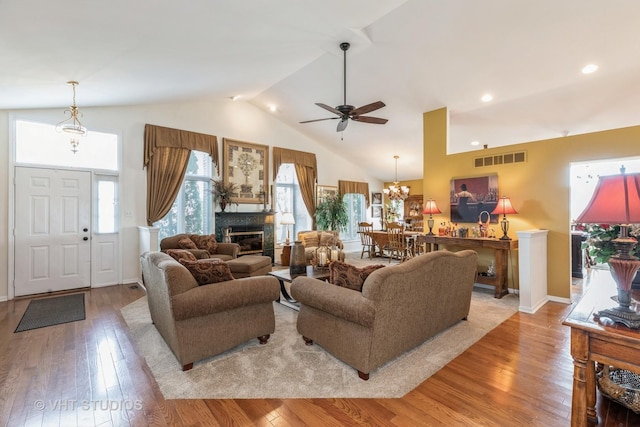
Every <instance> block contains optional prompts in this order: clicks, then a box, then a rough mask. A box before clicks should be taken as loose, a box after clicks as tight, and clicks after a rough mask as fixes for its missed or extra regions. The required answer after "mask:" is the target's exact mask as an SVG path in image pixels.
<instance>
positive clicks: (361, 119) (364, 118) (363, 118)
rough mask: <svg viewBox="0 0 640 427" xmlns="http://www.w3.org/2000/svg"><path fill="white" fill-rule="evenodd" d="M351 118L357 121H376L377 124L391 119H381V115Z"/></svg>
mask: <svg viewBox="0 0 640 427" xmlns="http://www.w3.org/2000/svg"><path fill="white" fill-rule="evenodd" d="M351 119H353V120H355V121H356V122H362V123H374V124H376V125H383V124H385V123H387V122H388V121H389V120H387V119H381V118H379V117H368V116H358V117H351Z"/></svg>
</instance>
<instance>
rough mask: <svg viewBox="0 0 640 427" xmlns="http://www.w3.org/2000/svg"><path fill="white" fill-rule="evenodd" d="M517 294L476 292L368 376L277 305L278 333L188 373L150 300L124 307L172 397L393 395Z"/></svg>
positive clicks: (492, 323)
mask: <svg viewBox="0 0 640 427" xmlns="http://www.w3.org/2000/svg"><path fill="white" fill-rule="evenodd" d="M517 307H518V298H517V297H516V296H515V295H507V296H505V297H504V298H502V299H500V300H497V299H495V298H493V291H488V290H484V289H479V290H474V292H473V297H472V301H471V311H470V313H469V318H468V320H467V321H461V322H459V323H457V324H456V325H454V326H452V327H451V328H449V329H447V330H446V331H444V332H442V333H440V334H439V335H436V336H435V337H433V338H431V339H430V340H428V341H427V342H425V343H423V344H422V345H421V346H419V347H417V348H415V349H414V350H411V351H409V352H407V353H405V354H404V355H402V356H400V357H398V358H396V359H395V360H393V361H391V362H389V363H387V364H386V365H384V366H382V367H380V368H378V369H376V370H375V371H372V372H371V376H370V379H369V381H362V380H361V379H360V378H359V377H358V374H357V372H356V370H355V369H353V368H351V367H350V366H347V365H346V364H344V363H343V362H341V361H340V360H338V359H336V358H334V357H333V356H331V355H330V354H329V353H327V352H325V351H324V350H323V349H322V348H321V347H319V346H318V345H312V346H306V345H305V344H304V341H303V339H302V337H301V336H300V334H298V332H297V331H296V326H295V324H296V317H297V314H298V313H297V311H294V310H291V309H289V308H287V307H284V306H282V305H280V304H278V303H275V302H274V310H275V313H276V329H275V333H274V334H273V335H272V336H271V338H270V339H269V342H268V343H267V344H266V345H259V344H258V340H257V339H253V340H251V341H249V342H248V343H245V344H243V345H241V346H238V347H236V348H234V349H232V350H230V351H227V352H225V353H223V354H221V355H218V356H215V357H211V358H209V359H206V360H203V361H200V362H196V363H195V364H194V366H193V369H191V370H189V371H186V372H183V371H182V370H181V367H180V365H179V363H178V361H177V360H176V358H175V357H174V355H173V353H172V352H171V350H170V349H169V347H168V346H167V345H166V343H165V342H164V340H163V339H162V337H161V336H160V334H159V333H158V331H157V330H156V328H155V327H154V326H153V325H152V324H151V317H150V315H149V309H148V306H147V300H146V297H143V298H141V299H138V300H136V301H134V302H133V303H131V304H129V305H127V306H126V307H123V308H122V310H121V312H122V315H123V317H124V319H125V321H126V323H127V325H128V326H129V330H130V335H131V337H132V338H133V341H134V342H135V343H136V345H137V347H138V349H139V353H140V354H141V355H143V356H144V358H145V360H146V362H147V365H149V367H150V368H151V372H152V373H153V375H154V377H155V379H156V382H157V383H158V385H159V387H160V390H161V391H162V394H163V395H164V397H165V399H258V398H328V397H343V398H394V397H402V396H404V395H405V394H406V393H408V392H409V391H411V390H413V389H414V388H415V387H416V386H418V385H419V384H420V383H422V382H423V381H424V380H425V379H427V378H428V377H430V376H431V375H433V374H434V373H435V372H437V371H438V370H439V369H440V368H442V367H443V366H444V365H446V364H447V363H448V362H449V361H451V360H453V359H454V358H455V357H456V356H458V355H459V354H461V353H462V352H463V351H464V350H465V349H467V348H468V347H469V346H471V345H472V344H473V343H475V342H476V341H478V340H479V339H480V338H481V337H482V336H484V335H485V334H486V333H487V332H489V331H490V330H491V329H493V328H495V327H496V326H498V325H499V324H500V323H502V322H503V321H504V320H506V319H507V318H508V317H510V316H511V315H512V314H514V313H515V312H516V311H517Z"/></svg>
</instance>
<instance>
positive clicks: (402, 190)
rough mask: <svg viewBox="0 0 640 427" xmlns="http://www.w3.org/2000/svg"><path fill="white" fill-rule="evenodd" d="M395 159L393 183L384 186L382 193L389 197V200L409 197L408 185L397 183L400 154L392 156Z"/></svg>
mask: <svg viewBox="0 0 640 427" xmlns="http://www.w3.org/2000/svg"><path fill="white" fill-rule="evenodd" d="M393 158H394V159H396V180H395V181H393V185H390V186H389V188H385V189H384V190H383V191H384V194H386V196H387V197H388V198H389V200H404V199H406V198H407V197H409V187H407V186H406V185H399V184H400V181H398V159H399V158H400V156H397V155H396V156H393Z"/></svg>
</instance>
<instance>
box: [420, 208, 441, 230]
mask: <svg viewBox="0 0 640 427" xmlns="http://www.w3.org/2000/svg"><path fill="white" fill-rule="evenodd" d="M439 213H442V212H440V209H438V205H436V201H435V200H433V199H429V200H427V203H425V205H424V210H423V211H422V214H423V215H427V214H428V215H429V219H428V220H427V226H429V232H428V233H427V236H433V231H431V230H432V229H433V214H439Z"/></svg>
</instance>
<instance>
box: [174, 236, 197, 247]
mask: <svg viewBox="0 0 640 427" xmlns="http://www.w3.org/2000/svg"><path fill="white" fill-rule="evenodd" d="M178 247H179V248H180V249H198V247H197V246H196V244H195V243H193V240H191V239H190V238H188V237H181V238H180V240H178Z"/></svg>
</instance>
